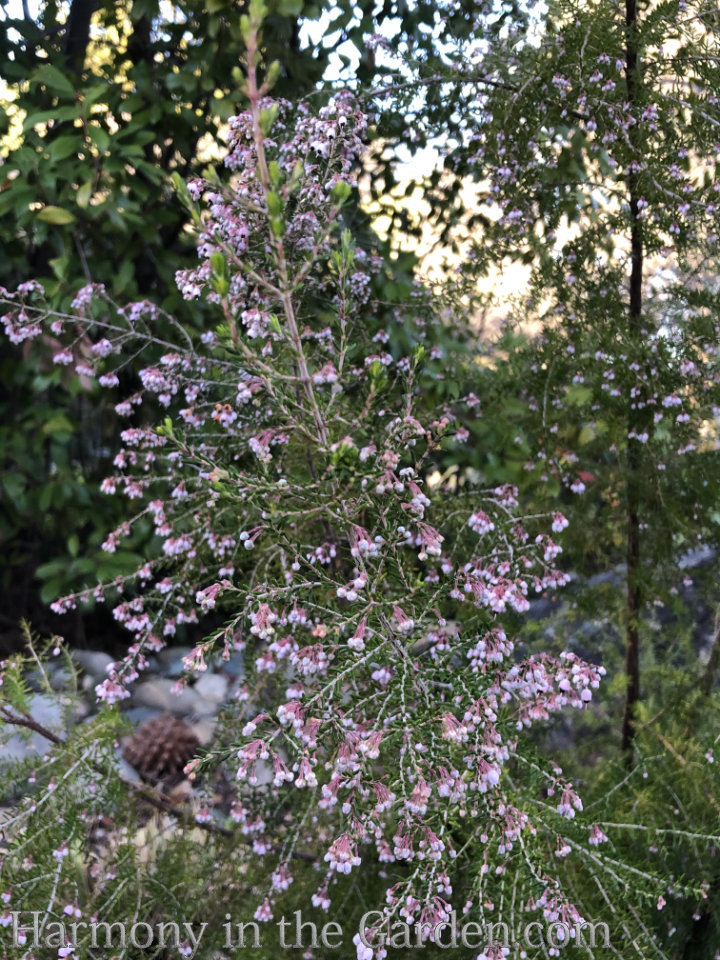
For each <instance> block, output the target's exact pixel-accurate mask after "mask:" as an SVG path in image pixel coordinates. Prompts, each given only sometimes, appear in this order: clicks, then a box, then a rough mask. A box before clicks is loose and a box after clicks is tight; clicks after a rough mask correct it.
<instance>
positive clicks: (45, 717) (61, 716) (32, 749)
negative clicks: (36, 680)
mask: <svg viewBox="0 0 720 960" xmlns="http://www.w3.org/2000/svg"><path fill="white" fill-rule="evenodd" d="M28 713H29V714H30V716H31V717H32V718H33V720H35V721H36V722H37V723H39V724H40V726H41V727H45V728H46V729H47V730H49V731H50V732H51V733H55V734H57V735H58V736H64V735H65V710H64V708H63V704H61V703H60V702H58V700H57V698H56V697H51V696H50V695H49V694H46V693H36V694H34V695H33V696H31V697H30V698H29V710H28ZM23 729H24V728H22V727H18V728H17V730H18V732H17V733H15V734H13V735H12V736H11V737H10V739H9V740H8V741H7V743H5V744H4V745H3V748H2V755H1V757H0V760H2V761H6V760H21V759H22V758H23V757H27V756H29V755H30V754H33V753H38V754H45V753H47V752H48V750H50V748H51V747H52V746H53V744H52V741H51V740H48V739H47V738H46V737H44V736H43V735H42V734H40V733H34V732H33V733H32V734H31V736H29V737H28V736H27V733H23V732H22V731H23Z"/></svg>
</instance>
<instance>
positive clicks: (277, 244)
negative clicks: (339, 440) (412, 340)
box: [247, 30, 328, 446]
mask: <svg viewBox="0 0 720 960" xmlns="http://www.w3.org/2000/svg"><path fill="white" fill-rule="evenodd" d="M247 48H248V77H247V91H248V97H249V99H250V107H251V110H252V116H253V136H254V140H255V152H256V154H257V161H258V172H259V174H260V182H261V183H262V187H263V191H264V193H265V195H266V196H267V194H268V193H269V192H270V173H269V170H268V165H267V159H266V157H265V145H264V143H263V135H262V127H261V124H260V98H261V96H262V95H263V90H262V89H261V88H259V87H258V83H257V70H256V63H255V61H256V54H257V33H256V31H255V30H253V31H252V33H251V36H250V38H249V40H248V45H247ZM271 242H272V245H273V247H274V248H275V253H276V257H277V266H278V273H279V274H280V285H279V293H280V300H281V303H282V305H283V312H284V314H285V319H286V321H287V325H288V330H289V333H290V340H291V342H292V345H293V349H294V351H295V353H296V355H297V364H298V370H299V373H300V376H299V378H298V379H299V380H300V382H301V383H302V386H303V390H304V392H305V396H306V397H307V400H308V403H309V404H310V412H311V414H312V418H313V423H314V425H315V430H316V432H317V439H318V441H319V442H320V444H321V445H322V446H327V443H328V432H327V428H326V426H325V422H324V420H323V418H322V415H321V413H320V407H319V406H318V402H317V398H316V396H315V391H314V389H313V382H312V379H311V377H310V372H309V370H308V366H307V361H306V359H305V351H304V350H303V345H302V340H301V339H300V330H299V328H298V325H297V318H296V316H295V305H294V303H293V298H292V290H291V283H290V279H289V275H288V265H287V260H286V258H285V249H284V245H283V242H282V238H281V237H277V236H275V234H272V238H271Z"/></svg>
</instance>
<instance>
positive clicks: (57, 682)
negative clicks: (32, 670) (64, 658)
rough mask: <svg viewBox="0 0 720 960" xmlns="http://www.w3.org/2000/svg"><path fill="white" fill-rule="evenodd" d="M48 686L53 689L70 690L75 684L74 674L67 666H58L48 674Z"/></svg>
mask: <svg viewBox="0 0 720 960" xmlns="http://www.w3.org/2000/svg"><path fill="white" fill-rule="evenodd" d="M50 686H51V687H52V688H53V690H58V691H59V690H72V689H73V688H74V686H75V676H74V674H73V672H72V670H70V669H68V667H58V669H57V670H53V672H52V674H51V676H50Z"/></svg>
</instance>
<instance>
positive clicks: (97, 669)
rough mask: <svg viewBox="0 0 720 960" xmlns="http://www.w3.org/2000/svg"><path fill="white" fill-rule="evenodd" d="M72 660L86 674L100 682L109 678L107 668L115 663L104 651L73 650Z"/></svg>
mask: <svg viewBox="0 0 720 960" xmlns="http://www.w3.org/2000/svg"><path fill="white" fill-rule="evenodd" d="M72 658H73V660H74V661H75V663H77V664H78V665H79V666H81V667H82V669H83V670H84V671H85V673H87V674H89V675H90V676H91V677H96V678H97V679H98V680H105V679H106V678H107V675H108V672H107V668H108V667H109V666H110V664H111V663H114V662H115V661H114V660H113V658H112V657H111V656H110V654H109V653H105V651H104V650H73V652H72Z"/></svg>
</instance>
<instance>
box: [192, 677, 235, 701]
mask: <svg viewBox="0 0 720 960" xmlns="http://www.w3.org/2000/svg"><path fill="white" fill-rule="evenodd" d="M227 689H228V679H227V677H224V676H223V675H222V674H221V673H203V674H202V675H201V676H200V677H199V678H198V679H197V680H196V681H195V686H194V687H193V690H195V692H196V693H199V694H200V696H201V697H202V698H203V700H211V701H212V702H213V703H222V702H223V700H225V698H226V697H227Z"/></svg>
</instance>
